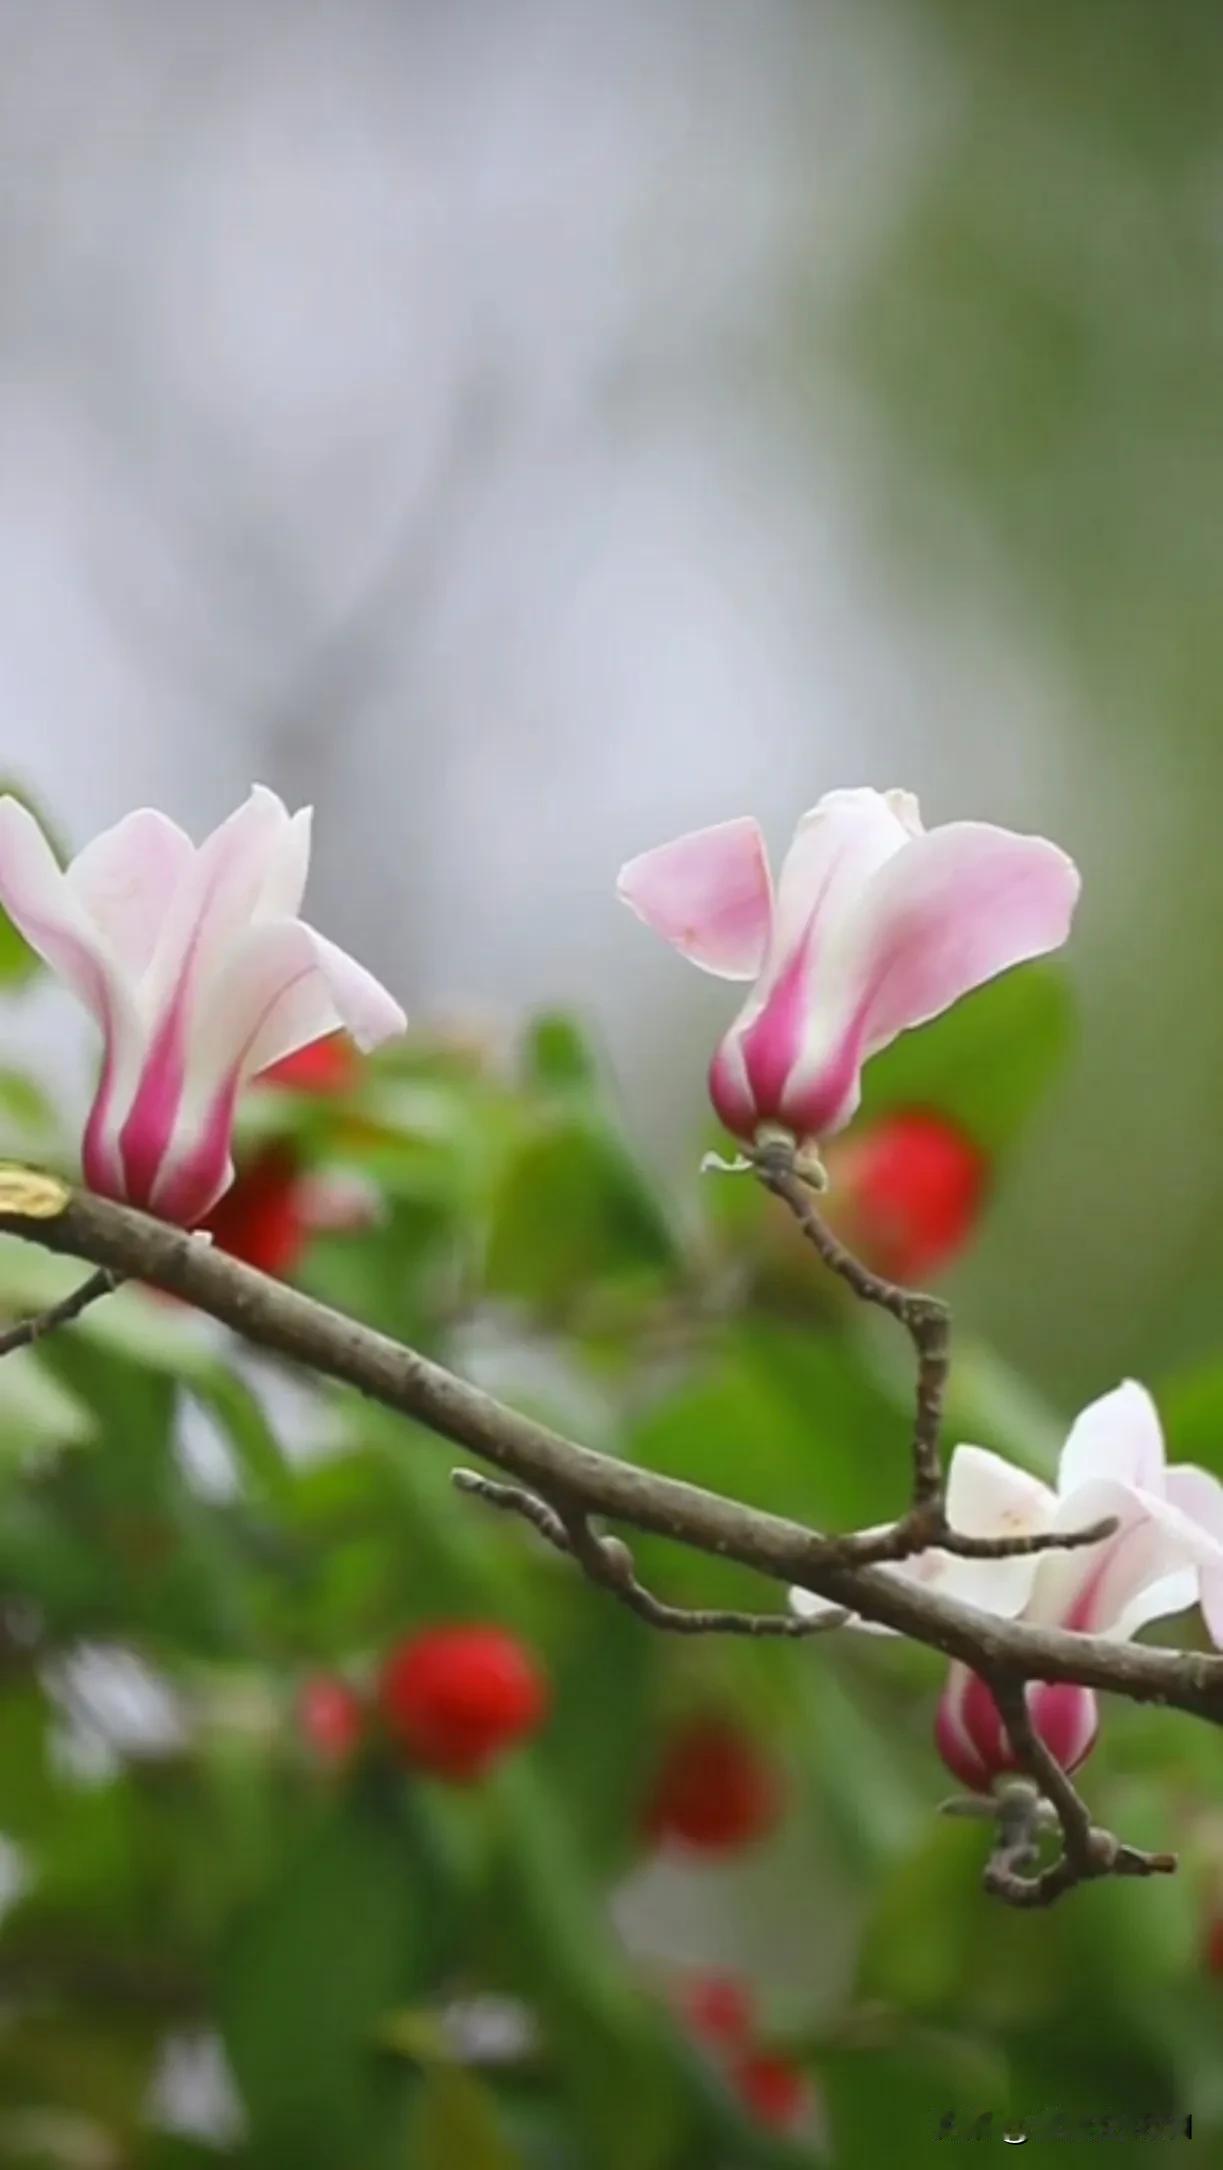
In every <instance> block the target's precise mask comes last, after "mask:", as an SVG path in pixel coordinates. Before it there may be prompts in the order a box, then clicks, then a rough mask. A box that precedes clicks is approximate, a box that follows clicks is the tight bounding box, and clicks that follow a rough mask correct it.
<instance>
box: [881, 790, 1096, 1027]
mask: <svg viewBox="0 0 1223 2170" xmlns="http://www.w3.org/2000/svg"><path fill="white" fill-rule="evenodd" d="M1078 893H1079V876H1078V873H1077V870H1076V868H1075V867H1074V865H1073V863H1072V861H1071V860H1069V859H1068V858H1067V857H1066V855H1065V853H1064V852H1062V851H1059V850H1058V848H1057V846H1056V845H1055V844H1049V843H1046V842H1045V840H1044V839H1043V838H1042V837H1030V836H1014V835H1012V834H1011V833H1010V832H1009V831H1008V830H1006V829H995V828H991V827H990V826H989V825H988V824H987V823H984V822H972V821H963V822H951V823H949V824H948V825H947V827H945V828H941V829H934V830H931V831H930V832H929V833H928V834H927V835H924V836H919V837H914V838H913V839H912V840H911V841H910V842H909V843H908V844H907V845H906V847H905V849H904V851H902V852H899V853H897V855H896V856H895V858H894V859H893V860H892V861H891V863H890V864H889V865H887V866H885V867H883V868H882V869H881V871H880V872H879V873H878V875H877V876H876V878H875V880H874V881H873V882H872V884H871V887H870V890H869V892H868V894H867V896H866V898H865V899H864V903H863V921H862V925H861V927H860V929H858V930H855V940H854V946H853V958H852V970H851V974H850V976H851V978H852V981H853V982H854V983H855V1006H856V1007H857V1009H858V1014H859V1016H860V1018H861V1022H862V1030H863V1043H862V1044H863V1051H864V1053H865V1054H873V1053H875V1052H876V1051H877V1050H878V1049H879V1048H881V1047H886V1046H887V1044H888V1043H889V1041H891V1040H894V1039H895V1038H896V1035H897V1034H898V1033H900V1032H904V1031H906V1030H907V1029H908V1028H909V1027H910V1026H911V1025H920V1024H924V1023H925V1022H926V1021H927V1020H928V1019H929V1018H931V1017H937V1016H938V1015H939V1013H940V1011H942V1010H945V1009H948V1008H949V1007H950V1005H951V1004H952V1003H953V1002H957V1001H958V1000H959V998H960V996H961V995H966V994H968V993H969V992H970V991H971V989H972V988H974V987H979V986H981V985H982V983H983V982H984V981H985V980H989V979H993V978H995V977H996V976H997V974H998V973H1000V972H1005V971H1007V970H1008V969H1009V968H1010V967H1011V966H1012V965H1016V964H1020V963H1022V962H1023V961H1024V960H1025V959H1026V958H1029V957H1039V956H1042V955H1044V953H1045V952H1046V951H1048V950H1052V949H1057V948H1059V947H1060V945H1061V944H1062V943H1063V942H1064V941H1065V940H1066V937H1067V935H1068V934H1069V931H1070V922H1071V918H1072V916H1073V912H1074V906H1075V902H1076V899H1077V897H1078Z"/></svg>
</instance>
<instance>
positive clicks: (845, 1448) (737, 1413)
mask: <svg viewBox="0 0 1223 2170" xmlns="http://www.w3.org/2000/svg"><path fill="white" fill-rule="evenodd" d="M908 1438H909V1417H908V1413H907V1411H905V1410H902V1409H901V1408H900V1407H899V1406H898V1404H897V1403H895V1402H894V1401H893V1400H892V1399H891V1397H890V1396H889V1395H887V1394H885V1393H883V1392H882V1391H881V1390H880V1388H879V1387H878V1385H877V1384H876V1383H875V1381H874V1380H873V1379H872V1377H871V1375H870V1371H869V1369H868V1368H867V1366H866V1365H865V1364H864V1363H863V1362H862V1360H861V1357H860V1356H859V1354H858V1353H857V1351H856V1350H855V1348H854V1346H853V1344H852V1343H851V1342H849V1341H847V1340H845V1339H843V1338H841V1337H833V1336H832V1335H829V1334H817V1333H812V1332H811V1331H810V1330H809V1329H806V1328H803V1327H798V1326H789V1325H781V1324H779V1323H777V1322H775V1321H771V1320H770V1321H752V1322H749V1323H745V1324H740V1325H732V1326H731V1327H730V1328H728V1330H727V1331H726V1332H725V1333H724V1335H723V1336H722V1338H721V1341H720V1343H719V1344H718V1345H716V1346H715V1348H714V1349H713V1350H712V1351H710V1352H709V1353H708V1354H707V1355H706V1356H705V1357H704V1358H703V1360H702V1361H701V1362H700V1364H699V1365H698V1367H697V1368H696V1369H695V1371H694V1373H693V1375H692V1376H691V1377H690V1378H689V1379H687V1380H686V1381H685V1382H684V1383H683V1384H682V1385H681V1386H679V1387H678V1388H677V1389H676V1390H675V1391H673V1392H672V1393H670V1394H668V1395H666V1396H665V1397H663V1398H661V1399H659V1400H658V1401H657V1402H656V1403H655V1405H654V1406H653V1408H651V1409H650V1410H649V1411H648V1412H647V1413H646V1414H645V1415H644V1416H643V1417H642V1418H641V1419H640V1420H639V1421H638V1423H637V1424H636V1425H635V1426H634V1428H633V1430H632V1432H631V1434H630V1438H629V1441H628V1451H629V1452H630V1453H631V1455H632V1458H633V1459H634V1460H635V1461H639V1462H641V1463H643V1464H644V1465H645V1466H647V1467H648V1468H650V1469H657V1470H660V1471H664V1472H665V1473H666V1474H667V1475H668V1476H672V1477H682V1478H684V1479H686V1480H687V1481H688V1482H690V1483H693V1484H701V1485H706V1486H708V1487H710V1488H711V1489H712V1490H713V1491H715V1492H725V1493H727V1494H728V1495H729V1496H730V1497H732V1498H736V1499H741V1500H744V1501H746V1502H747V1503H748V1504H749V1505H750V1506H753V1507H763V1508H766V1509H769V1510H770V1511H772V1512H774V1513H776V1514H782V1515H789V1516H793V1517H794V1518H796V1519H797V1520H799V1521H802V1522H807V1523H809V1524H811V1525H812V1526H813V1527H814V1528H817V1529H818V1528H823V1529H829V1530H838V1529H852V1528H856V1527H858V1526H860V1525H862V1524H865V1523H870V1522H877V1521H880V1520H885V1519H886V1518H887V1517H888V1516H889V1515H890V1514H891V1513H893V1512H894V1511H895V1508H896V1506H897V1503H898V1502H899V1501H901V1500H903V1499H904V1498H905V1496H906V1493H907V1487H908V1481H909V1472H908ZM641 1555H642V1559H643V1561H644V1560H645V1559H646V1558H647V1557H649V1558H657V1559H658V1560H659V1561H660V1563H665V1564H664V1565H661V1567H660V1573H661V1574H662V1575H663V1576H664V1577H665V1579H666V1582H667V1586H668V1587H669V1588H671V1589H672V1590H673V1591H674V1592H675V1593H676V1594H678V1595H680V1596H682V1597H684V1598H686V1599H688V1600H690V1601H692V1602H699V1601H700V1599H701V1596H702V1594H708V1593H710V1592H712V1590H713V1589H714V1588H715V1587H718V1588H720V1590H721V1592H722V1594H723V1596H724V1597H725V1599H726V1602H731V1598H732V1592H733V1593H734V1595H735V1596H737V1598H738V1599H739V1600H741V1601H745V1602H748V1603H756V1604H759V1603H760V1602H761V1590H760V1579H759V1577H758V1576H756V1575H751V1574H749V1572H748V1571H747V1570H746V1569H742V1570H740V1569H737V1568H731V1567H728V1566H726V1565H725V1564H724V1563H721V1562H717V1561H709V1560H704V1559H702V1558H701V1557H700V1556H698V1555H697V1554H694V1553H688V1552H685V1551H683V1550H682V1549H676V1548H674V1547H662V1546H660V1545H658V1544H657V1543H655V1542H653V1541H643V1542H642V1545H641ZM779 1601H780V1595H779Z"/></svg>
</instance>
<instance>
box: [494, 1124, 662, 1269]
mask: <svg viewBox="0 0 1223 2170" xmlns="http://www.w3.org/2000/svg"><path fill="white" fill-rule="evenodd" d="M678 1264H679V1250H678V1246H677V1243H676V1239H675V1237H674V1235H673V1233H672V1230H671V1228H670V1225H669V1222H668V1219H667V1216H666V1214H665V1212H664V1210H663V1208H662V1206H661V1204H660V1203H659V1201H658V1200H657V1198H656V1197H655V1195H654V1193H653V1191H652V1190H651V1188H650V1186H649V1184H648V1183H647V1182H646V1179H645V1177H644V1176H643V1175H642V1173H641V1171H640V1170H639V1169H638V1168H637V1166H636V1165H635V1163H634V1162H633V1161H632V1159H631V1158H630V1156H629V1154H628V1152H627V1150H626V1148H625V1147H624V1145H623V1144H622V1143H621V1141H620V1140H619V1139H618V1138H617V1137H616V1136H615V1134H614V1133H613V1132H612V1131H611V1130H610V1129H609V1128H607V1127H606V1126H605V1125H604V1124H603V1123H602V1122H600V1121H599V1120H598V1119H597V1118H596V1117H594V1116H593V1115H589V1114H583V1113H580V1112H578V1111H576V1110H571V1111H569V1112H567V1113H561V1112H558V1113H557V1114H555V1115H554V1116H552V1117H550V1118H541V1120H540V1122H539V1124H538V1126H537V1128H536V1129H535V1130H534V1131H533V1133H532V1135H531V1136H530V1137H528V1138H527V1139H526V1140H525V1141H524V1143H523V1144H522V1145H521V1146H520V1147H519V1148H518V1150H517V1151H516V1152H515V1153H514V1154H513V1155H512V1156H511V1158H510V1160H509V1164H508V1166H507V1168H506V1170H505V1173H504V1175H503V1177H502V1179H501V1182H500V1185H499V1188H498V1190H497V1194H496V1196H495V1198H494V1200H493V1207H492V1223H491V1228H490V1231H489V1239H488V1250H487V1256H486V1261H485V1278H486V1282H487V1285H488V1287H489V1289H490V1291H491V1292H492V1293H493V1294H494V1295H499V1296H513V1297H517V1298H519V1299H520V1300H521V1301H523V1302H526V1303H535V1304H539V1305H541V1306H543V1307H544V1308H548V1307H551V1306H556V1305H564V1304H565V1303H566V1302H572V1301H573V1300H574V1299H575V1298H578V1299H580V1298H581V1296H582V1295H583V1293H585V1292H587V1291H589V1290H590V1289H591V1288H592V1286H596V1285H597V1284H598V1283H599V1282H601V1281H603V1282H605V1281H614V1280H620V1281H627V1282H629V1283H633V1284H639V1285H641V1286H643V1287H646V1288H649V1287H651V1286H653V1285H656V1284H657V1282H658V1280H659V1279H660V1278H662V1277H665V1276H667V1275H669V1274H672V1273H674V1272H675V1270H676V1269H677V1267H678Z"/></svg>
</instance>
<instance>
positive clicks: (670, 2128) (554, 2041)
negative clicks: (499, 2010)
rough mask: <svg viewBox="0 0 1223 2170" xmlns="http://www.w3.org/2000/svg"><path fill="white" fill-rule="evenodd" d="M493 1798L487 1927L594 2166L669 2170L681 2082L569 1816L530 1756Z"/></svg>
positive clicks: (512, 1768)
mask: <svg viewBox="0 0 1223 2170" xmlns="http://www.w3.org/2000/svg"><path fill="white" fill-rule="evenodd" d="M489 1791H490V1794H492V1795H493V1797H494V1799H495V1803H496V1810H497V1833H496V1839H497V1845H496V1853H495V1858H494V1862H493V1867H492V1886H491V1890H490V1894H489V1906H488V1918H489V1921H490V1923H491V1924H495V1925H496V1934H497V1940H498V1943H499V1945H500V1946H501V1948H502V1950H503V1952H504V1955H505V1964H506V1966H507V1969H508V1979H509V1981H510V1983H511V1985H512V1986H513V1988H514V1989H515V1990H516V1991H517V1992H518V1993H519V1994H524V1995H526V1996H527V1997H528V1998H530V2000H531V2001H532V2003H533V2004H535V2005H536V2006H537V2008H538V2010H539V2013H540V2015H541V2018H542V2020H543V2025H544V2029H545V2035H546V2039H547V2043H548V2045H549V2047H550V2049H551V2052H552V2054H553V2055H554V2056H555V2058H556V2060H557V2064H558V2067H559V2072H560V2079H561V2085H562V2088H563V2090H564V2093H565V2096H566V2099H567V2101H568V2103H569V2106H570V2112H571V2115H572V2116H573V2118H574V2120H575V2123H576V2124H577V2125H578V2127H579V2129H580V2130H581V2131H582V2132H583V2134H584V2135H585V2145H586V2148H587V2150H588V2159H589V2161H590V2163H591V2165H592V2166H593V2165H596V2164H597V2165H598V2166H599V2170H666V2166H667V2165H668V2162H669V2150H670V2148H671V2146H672V2143H673V2141H674V2138H675V2134H676V2130H677V2118H678V2117H679V2115H680V2102H679V2096H678V2083H677V2077H676V2074H675V2072H674V2071H673V2070H672V2069H671V2068H670V2067H669V2063H668V2059H667V2055H666V2051H665V2047H664V2044H663V2042H662V2041H661V2040H660V2037H659V2034H658V2031H657V2028H656V2026H655V2025H654V2024H653V2023H652V2017H651V2011H650V2007H649V2005H648V2003H647V2002H646V2000H645V1999H644V1998H643V1997H642V1996H641V1995H640V1993H639V1992H638V1990H637V1988H636V1985H635V1983H634V1981H633V1979H632V1976H631V1973H630V1971H629V1968H628V1966H627V1964H626V1962H625V1960H624V1958H623V1956H622V1954H621V1951H620V1947H619V1943H618V1940H617V1938H616V1934H615V1931H614V1929H613V1927H612V1924H611V1922H610V1920H609V1918H608V1914H607V1909H606V1906H605V1904H604V1902H603V1899H602V1897H601V1895H600V1894H599V1893H598V1892H597V1890H596V1889H595V1887H594V1885H593V1884H592V1882H591V1880H590V1879H589V1876H588V1874H587V1872H586V1869H585V1866H584V1864H583V1862H582V1860H581V1858H580V1856H579V1854H578V1852H577V1849H576V1847H575V1845H574V1843H573V1838H572V1834H571V1832H570V1830H569V1828H568V1825H567V1822H566V1819H565V1816H564V1813H563V1810H562V1809H561V1806H560V1804H559V1803H558V1801H557V1799H556V1797H555V1796H554V1794H553V1793H551V1792H550V1791H549V1790H547V1789H545V1788H544V1787H543V1786H541V1785H540V1783H539V1780H538V1778H537V1776H536V1773H535V1771H534V1769H533V1768H532V1765H531V1762H530V1760H529V1759H527V1758H525V1757H524V1758H520V1759H518V1760H517V1761H516V1762H511V1763H508V1764H506V1765H504V1766H503V1767H502V1768H501V1769H500V1770H499V1771H498V1772H497V1773H496V1774H495V1776H494V1778H493V1779H492V1781H491V1782H490V1786H489ZM629 2105H631V2114H628V2115H626V2114H625V2113H626V2109H627V2107H628V2106H629Z"/></svg>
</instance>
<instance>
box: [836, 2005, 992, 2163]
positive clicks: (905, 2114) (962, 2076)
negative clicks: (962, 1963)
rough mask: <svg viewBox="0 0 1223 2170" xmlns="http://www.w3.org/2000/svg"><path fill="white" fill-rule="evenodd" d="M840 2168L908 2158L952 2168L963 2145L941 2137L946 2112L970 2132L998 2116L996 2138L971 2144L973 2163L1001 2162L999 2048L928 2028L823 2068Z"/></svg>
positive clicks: (855, 2052) (843, 2055)
mask: <svg viewBox="0 0 1223 2170" xmlns="http://www.w3.org/2000/svg"><path fill="white" fill-rule="evenodd" d="M817 2077H818V2084H819V2088H820V2093H821V2098H822V2103H823V2107H824V2112H825V2115H826V2118H827V2122H828V2126H829V2129H830V2134H831V2150H830V2159H831V2161H832V2162H833V2163H835V2165H836V2170H881V2166H882V2165H883V2164H885V2163H888V2162H894V2161H900V2162H903V2163H904V2165H905V2170H934V2166H935V2165H936V2164H937V2165H938V2166H939V2170H945V2165H946V2162H947V2159H948V2149H949V2147H950V2148H951V2150H952V2160H955V2159H956V2156H955V2143H954V2142H952V2141H948V2140H946V2139H941V2138H940V2136H939V2128H940V2124H941V2123H942V2120H943V2118H944V2116H945V2115H946V2113H948V2112H951V2113H953V2114H958V2116H959V2118H960V2121H961V2124H962V2125H964V2126H967V2127H968V2128H969V2129H970V2131H971V2127H972V2124H973V2122H974V2121H975V2120H976V2119H977V2118H979V2117H982V2116H983V2115H984V2114H985V2113H986V2112H989V2111H992V2112H993V2113H994V2124H993V2131H994V2143H993V2145H987V2146H986V2148H985V2149H982V2148H980V2147H970V2151H969V2159H970V2161H973V2162H975V2161H977V2160H978V2158H979V2157H980V2155H981V2154H982V2153H984V2154H985V2155H986V2158H987V2159H993V2157H994V2154H995V2149H996V2147H997V2143H998V2142H999V2141H1000V2139H1001V2130H1000V2128H1001V2125H1002V2123H1003V2122H1004V2119H1005V2113H1006V2109H1007V2074H1006V2067H1005V2063H1004V2061H1003V2059H1002V2058H1000V2057H999V2055H998V2053H997V2051H996V2050H993V2049H991V2048H989V2047H988V2046H986V2045H984V2044H981V2043H977V2042H974V2041H970V2040H966V2039H957V2038H956V2037H955V2036H953V2035H934V2034H930V2033H928V2032H923V2033H921V2034H918V2033H916V2031H915V2032H914V2033H913V2034H912V2036H911V2038H910V2039H909V2040H905V2039H904V2038H903V2037H902V2038H901V2040H900V2041H899V2042H897V2043H896V2044H895V2045H892V2044H888V2045H887V2046H885V2047H879V2048H865V2049H860V2050H846V2051H842V2052H840V2053H839V2054H837V2055H834V2056H830V2057H827V2058H825V2059H822V2060H821V2061H820V2063H819V2065H818V2068H817Z"/></svg>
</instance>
